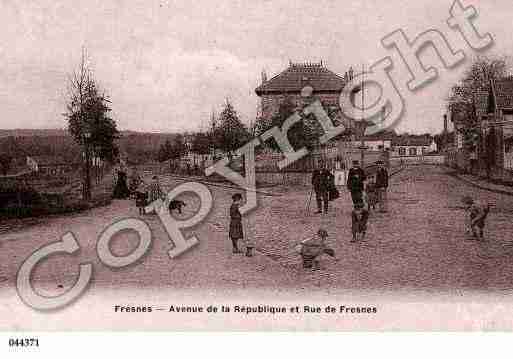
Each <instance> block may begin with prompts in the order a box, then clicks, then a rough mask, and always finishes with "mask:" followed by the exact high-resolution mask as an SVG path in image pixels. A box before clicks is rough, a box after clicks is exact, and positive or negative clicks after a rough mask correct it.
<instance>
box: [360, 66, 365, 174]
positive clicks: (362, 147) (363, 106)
mask: <svg viewBox="0 0 513 359" xmlns="http://www.w3.org/2000/svg"><path fill="white" fill-rule="evenodd" d="M364 83H365V65H363V64H362V85H361V89H362V121H361V126H362V130H363V131H362V132H361V134H360V136H361V137H360V150H361V152H360V161H361V164H360V165H361V167H362V168H363V167H364V164H363V161H364V159H365V139H364V136H365V122H364V121H365V116H364V114H365V95H364V89H363V87H364Z"/></svg>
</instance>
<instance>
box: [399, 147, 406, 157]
mask: <svg viewBox="0 0 513 359" xmlns="http://www.w3.org/2000/svg"><path fill="white" fill-rule="evenodd" d="M399 156H406V148H404V147H399Z"/></svg>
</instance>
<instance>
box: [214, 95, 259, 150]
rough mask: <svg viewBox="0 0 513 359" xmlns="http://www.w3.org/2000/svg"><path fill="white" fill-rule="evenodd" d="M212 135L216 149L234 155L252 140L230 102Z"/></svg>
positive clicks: (227, 102) (220, 116)
mask: <svg viewBox="0 0 513 359" xmlns="http://www.w3.org/2000/svg"><path fill="white" fill-rule="evenodd" d="M212 135H213V136H212V137H213V140H214V143H215V145H216V147H217V148H220V149H221V150H222V151H223V152H226V153H228V154H232V153H233V152H234V151H235V150H237V149H238V148H239V147H241V146H243V145H244V144H246V142H247V141H248V140H249V138H250V135H249V132H248V130H247V129H246V126H244V124H243V123H242V122H241V121H240V119H239V117H238V115H237V112H236V111H235V109H234V108H233V105H232V104H231V103H230V101H228V100H227V101H226V105H225V107H224V109H223V111H222V112H221V114H220V115H219V119H218V122H217V125H216V126H215V128H213V133H212Z"/></svg>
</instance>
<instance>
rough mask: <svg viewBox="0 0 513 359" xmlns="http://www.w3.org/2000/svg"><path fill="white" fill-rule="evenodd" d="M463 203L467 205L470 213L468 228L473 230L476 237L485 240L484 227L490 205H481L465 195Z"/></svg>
mask: <svg viewBox="0 0 513 359" xmlns="http://www.w3.org/2000/svg"><path fill="white" fill-rule="evenodd" d="M462 201H463V203H464V204H465V205H466V208H465V210H466V211H467V214H468V226H469V228H467V230H468V231H469V232H470V231H472V235H473V237H474V238H475V239H480V240H484V237H483V229H484V227H485V221H486V217H487V216H488V212H489V211H490V206H489V205H487V206H479V205H478V204H476V203H475V202H474V200H473V199H472V198H471V197H468V196H465V197H463V200H462Z"/></svg>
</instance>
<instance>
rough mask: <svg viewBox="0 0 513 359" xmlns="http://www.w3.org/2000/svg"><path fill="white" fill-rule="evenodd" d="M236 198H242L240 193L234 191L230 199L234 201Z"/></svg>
mask: <svg viewBox="0 0 513 359" xmlns="http://www.w3.org/2000/svg"><path fill="white" fill-rule="evenodd" d="M238 199H242V195H241V194H240V193H235V194H234V195H233V196H232V200H234V201H236V200H238Z"/></svg>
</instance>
